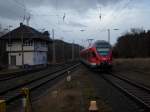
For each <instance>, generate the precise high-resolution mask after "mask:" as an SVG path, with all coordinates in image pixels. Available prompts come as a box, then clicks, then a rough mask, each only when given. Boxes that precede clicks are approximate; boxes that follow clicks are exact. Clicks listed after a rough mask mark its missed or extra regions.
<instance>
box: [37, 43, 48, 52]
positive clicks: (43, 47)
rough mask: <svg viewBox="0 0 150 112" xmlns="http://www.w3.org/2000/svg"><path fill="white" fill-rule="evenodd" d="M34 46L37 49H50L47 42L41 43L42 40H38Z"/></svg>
mask: <svg viewBox="0 0 150 112" xmlns="http://www.w3.org/2000/svg"><path fill="white" fill-rule="evenodd" d="M34 48H35V50H36V51H48V46H47V44H46V43H45V44H44V45H41V43H40V42H37V43H35V44H34Z"/></svg>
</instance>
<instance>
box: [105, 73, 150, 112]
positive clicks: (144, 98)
mask: <svg viewBox="0 0 150 112" xmlns="http://www.w3.org/2000/svg"><path fill="white" fill-rule="evenodd" d="M103 78H104V79H105V80H107V81H108V82H110V83H111V84H112V85H114V86H115V87H117V88H118V89H120V90H121V91H122V92H124V93H125V94H126V95H128V96H129V97H130V98H132V99H133V100H134V101H135V102H136V103H138V104H140V105H141V106H142V107H143V108H144V109H145V110H146V111H147V110H148V111H150V89H149V88H147V87H145V86H143V85H140V84H137V83H136V82H135V81H133V80H130V79H128V78H126V77H123V76H120V75H117V74H114V73H108V74H105V75H103Z"/></svg>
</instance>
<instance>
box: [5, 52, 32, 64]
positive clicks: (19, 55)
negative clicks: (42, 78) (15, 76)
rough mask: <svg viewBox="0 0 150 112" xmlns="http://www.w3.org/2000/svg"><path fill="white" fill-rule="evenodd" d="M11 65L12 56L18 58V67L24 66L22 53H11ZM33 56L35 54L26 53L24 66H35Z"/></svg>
mask: <svg viewBox="0 0 150 112" xmlns="http://www.w3.org/2000/svg"><path fill="white" fill-rule="evenodd" d="M8 56H9V64H10V63H11V62H10V57H11V56H16V65H17V66H21V65H22V53H21V52H19V53H18V52H17V53H9V55H8ZM33 56H34V53H33V52H24V64H28V65H34V61H33Z"/></svg>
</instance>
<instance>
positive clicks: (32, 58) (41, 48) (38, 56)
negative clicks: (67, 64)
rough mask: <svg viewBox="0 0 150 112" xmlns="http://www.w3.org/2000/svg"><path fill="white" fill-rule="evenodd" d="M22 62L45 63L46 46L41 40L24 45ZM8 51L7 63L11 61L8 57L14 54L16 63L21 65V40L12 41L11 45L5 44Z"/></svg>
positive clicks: (29, 63) (30, 63) (31, 63)
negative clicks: (30, 44)
mask: <svg viewBox="0 0 150 112" xmlns="http://www.w3.org/2000/svg"><path fill="white" fill-rule="evenodd" d="M23 48H24V49H23V50H24V64H28V65H40V64H47V52H48V46H47V44H46V43H45V45H43V44H41V42H36V43H33V44H32V46H24V47H23ZM6 50H7V51H8V58H9V64H10V63H11V60H10V57H11V56H16V65H17V66H21V65H22V46H21V42H13V44H12V46H9V45H8V44H7V45H6ZM10 51H11V53H10Z"/></svg>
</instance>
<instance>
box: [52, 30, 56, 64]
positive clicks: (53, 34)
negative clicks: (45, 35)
mask: <svg viewBox="0 0 150 112" xmlns="http://www.w3.org/2000/svg"><path fill="white" fill-rule="evenodd" d="M54 37H55V31H54V29H52V38H53V64H55V63H56V54H55V40H54Z"/></svg>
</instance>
